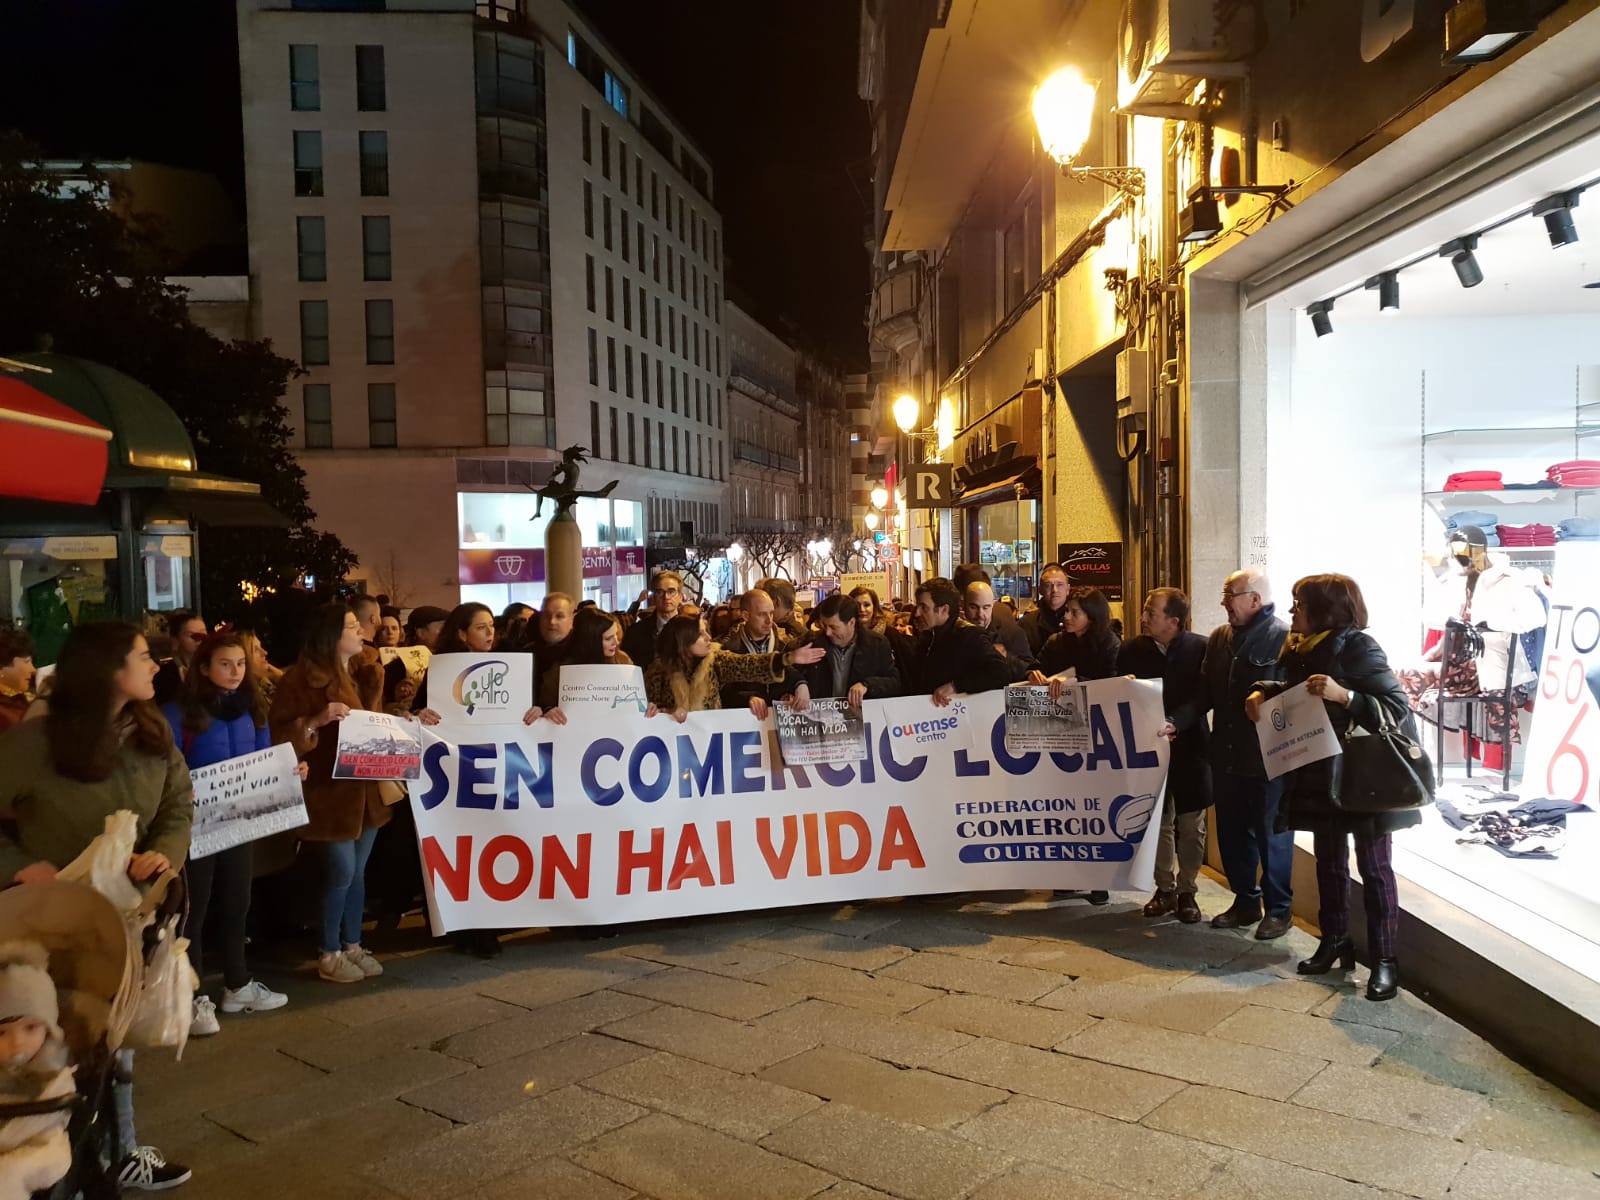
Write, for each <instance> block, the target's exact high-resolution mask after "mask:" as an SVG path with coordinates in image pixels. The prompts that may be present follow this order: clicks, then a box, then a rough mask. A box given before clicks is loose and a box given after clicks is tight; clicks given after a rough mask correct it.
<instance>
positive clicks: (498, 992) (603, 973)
mask: <svg viewBox="0 0 1600 1200" xmlns="http://www.w3.org/2000/svg"><path fill="white" fill-rule="evenodd" d="M659 970H661V967H660V965H659V964H655V963H651V962H649V961H648V960H645V959H639V958H629V957H627V956H622V957H619V958H612V959H607V960H605V961H603V962H591V963H589V964H587V965H585V966H581V967H557V966H545V965H535V966H533V967H531V968H530V969H528V970H525V971H518V972H515V973H513V974H510V975H501V976H499V977H498V978H496V979H494V980H492V981H490V982H488V983H484V984H480V985H478V988H477V991H478V993H479V994H480V995H484V996H492V997H494V998H495V999H496V1000H504V1001H506V1002H507V1003H508V1004H516V1005H519V1006H521V1007H522V1008H543V1007H545V1006H547V1005H550V1004H555V1003H557V1002H559V1001H562V1000H575V999H577V998H578V997H580V996H587V995H589V994H590V993H591V992H598V991H603V990H604V989H606V988H609V987H610V986H611V985H612V984H613V983H620V982H621V981H622V980H625V979H638V978H639V977H640V976H643V975H649V974H652V973H653V972H655V971H659Z"/></svg>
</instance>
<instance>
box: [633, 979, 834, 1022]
mask: <svg viewBox="0 0 1600 1200" xmlns="http://www.w3.org/2000/svg"><path fill="white" fill-rule="evenodd" d="M782 969H783V968H781V967H780V968H779V970H782ZM612 990H614V991H618V992H627V993H629V994H630V995H634V996H644V997H645V998H646V999H649V1000H654V1001H656V1002H657V1003H660V1004H676V1005H677V1006H679V1007H680V1008H693V1009H698V1010H699V1011H700V1012H708V1013H714V1014H716V1015H717V1016H719V1017H727V1018H729V1019H730V1020H733V1021H748V1020H750V1019H752V1018H753V1017H760V1016H765V1015H766V1014H767V1013H769V1012H773V1011H774V1010H776V1009H780V1008H787V1007H788V1006H789V1005H791V1004H794V1003H796V1002H797V1001H799V1000H801V999H803V998H804V997H803V996H801V995H800V994H799V993H796V992H790V991H785V990H783V989H782V988H781V987H769V986H767V985H766V984H765V983H752V982H748V981H746V980H743V979H730V978H728V977H727V976H725V975H711V974H708V973H707V972H705V971H692V970H690V969H689V968H688V967H668V968H667V969H666V970H665V971H657V972H655V973H654V974H651V975H644V976H641V977H640V978H638V979H629V980H624V981H623V982H621V983H618V984H614V985H613V987H612Z"/></svg>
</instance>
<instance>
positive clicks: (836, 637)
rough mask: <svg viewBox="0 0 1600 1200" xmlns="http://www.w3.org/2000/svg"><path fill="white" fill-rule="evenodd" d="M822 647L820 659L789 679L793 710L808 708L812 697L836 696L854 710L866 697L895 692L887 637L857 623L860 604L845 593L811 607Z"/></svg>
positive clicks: (897, 685)
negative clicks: (817, 625) (820, 636)
mask: <svg viewBox="0 0 1600 1200" xmlns="http://www.w3.org/2000/svg"><path fill="white" fill-rule="evenodd" d="M816 616H817V620H818V621H819V622H820V624H821V629H822V638H821V639H820V640H819V641H818V642H817V644H819V645H821V646H822V647H823V649H824V650H826V651H827V653H826V655H825V656H824V657H823V659H822V661H821V662H817V663H813V664H812V665H811V666H809V667H805V668H802V669H800V670H799V672H798V678H795V677H794V674H793V673H792V674H791V678H794V679H795V681H794V699H793V704H794V707H795V708H796V709H800V710H804V709H806V708H808V707H809V706H810V704H811V701H812V700H813V699H817V700H820V699H823V698H824V697H842V698H844V699H847V700H848V701H849V702H850V707H851V708H860V707H861V702H862V701H863V700H865V699H866V698H867V697H868V696H871V697H872V698H873V699H882V698H883V697H885V696H898V695H899V694H900V674H899V672H898V671H897V670H896V669H895V665H894V651H893V650H891V649H890V648H889V641H888V639H887V638H885V637H883V636H882V635H880V634H876V633H873V632H872V631H871V630H870V629H868V628H867V627H866V626H865V625H864V624H862V623H861V610H860V606H859V605H857V604H856V602H855V600H854V599H852V598H851V597H849V596H845V595H841V594H839V593H837V592H836V593H834V594H833V595H832V596H829V597H828V598H827V599H826V600H824V601H823V602H822V603H821V604H819V605H818V606H817V612H816Z"/></svg>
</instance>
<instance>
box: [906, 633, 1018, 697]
mask: <svg viewBox="0 0 1600 1200" xmlns="http://www.w3.org/2000/svg"><path fill="white" fill-rule="evenodd" d="M905 675H906V692H907V694H909V695H923V696H931V695H933V693H934V692H936V691H938V690H939V689H940V688H942V687H943V686H944V685H945V684H947V683H950V684H954V685H955V689H956V691H958V692H966V693H967V694H968V695H976V694H977V693H979V692H992V691H996V690H998V689H1000V688H1003V687H1005V686H1006V685H1007V684H1008V683H1010V682H1011V669H1010V667H1008V666H1007V665H1006V660H1005V659H1003V658H1001V657H1000V655H999V654H997V653H996V652H995V648H994V647H993V646H991V645H990V644H989V642H988V639H986V638H985V637H984V636H983V630H981V629H979V628H978V627H977V626H976V625H971V624H968V623H967V622H966V621H962V620H956V619H952V620H949V621H946V622H945V623H944V624H943V625H940V626H938V627H937V628H935V629H929V630H924V631H923V632H922V633H920V634H918V635H917V640H916V644H915V647H914V649H913V650H912V652H911V656H910V660H909V662H907V663H906V669H905Z"/></svg>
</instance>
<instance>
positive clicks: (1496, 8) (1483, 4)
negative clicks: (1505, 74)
mask: <svg viewBox="0 0 1600 1200" xmlns="http://www.w3.org/2000/svg"><path fill="white" fill-rule="evenodd" d="M1545 7H1548V5H1546V6H1545ZM1538 28H1539V18H1538V14H1537V13H1536V12H1535V5H1534V3H1533V0H1457V2H1456V4H1455V6H1454V7H1453V8H1451V9H1450V10H1449V11H1448V12H1447V13H1445V17H1444V61H1445V63H1446V65H1454V66H1463V67H1465V66H1471V65H1472V64H1473V63H1481V62H1488V61H1489V60H1490V59H1492V58H1497V57H1499V56H1500V55H1502V54H1504V53H1505V52H1506V51H1507V50H1509V49H1511V47H1512V46H1514V45H1516V44H1517V43H1518V42H1520V41H1521V40H1522V39H1523V38H1525V37H1527V36H1528V35H1529V34H1530V33H1532V32H1534V30H1536V29H1538Z"/></svg>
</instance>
